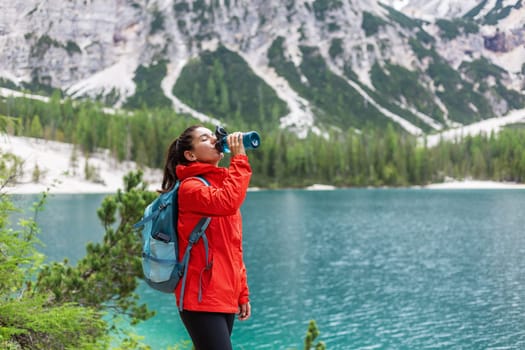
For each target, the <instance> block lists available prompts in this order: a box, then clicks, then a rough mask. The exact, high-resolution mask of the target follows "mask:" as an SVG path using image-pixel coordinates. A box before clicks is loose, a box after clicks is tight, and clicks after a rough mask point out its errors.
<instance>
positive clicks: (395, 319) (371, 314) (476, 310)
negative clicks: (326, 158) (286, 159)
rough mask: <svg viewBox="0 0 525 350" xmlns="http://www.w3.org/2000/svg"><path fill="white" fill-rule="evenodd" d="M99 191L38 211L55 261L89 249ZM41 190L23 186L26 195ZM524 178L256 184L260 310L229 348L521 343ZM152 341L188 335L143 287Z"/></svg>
mask: <svg viewBox="0 0 525 350" xmlns="http://www.w3.org/2000/svg"><path fill="white" fill-rule="evenodd" d="M104 196H105V195H54V196H52V197H51V198H49V200H48V203H47V205H46V210H45V211H44V212H43V213H41V214H40V216H39V220H38V222H39V224H40V226H41V228H42V234H41V240H42V241H43V242H44V243H45V244H46V246H45V247H43V248H42V251H43V252H44V253H45V254H46V255H47V256H48V258H49V259H52V260H62V259H63V258H65V257H67V258H69V259H70V261H73V262H74V261H76V259H78V258H79V257H81V256H83V255H84V252H85V250H84V246H85V244H86V243H87V242H88V241H100V240H101V238H102V236H103V229H102V227H101V225H100V224H99V222H98V219H97V216H96V209H97V208H98V207H99V205H100V203H101V201H102V199H103V198H104ZM34 198H35V197H34V196H16V197H15V199H16V201H17V203H18V204H19V205H22V206H27V205H28V204H29V203H30V202H31V201H32V200H33V199H34ZM524 207H525V191H524V190H422V189H348V190H336V191H304V190H278V191H259V192H249V193H248V196H247V199H246V202H245V204H244V206H243V208H242V212H243V218H244V251H245V262H246V265H247V268H248V281H249V285H250V290H251V299H252V302H251V303H252V308H253V316H252V318H251V319H250V320H249V321H246V322H239V321H236V323H235V326H234V334H233V338H232V339H233V343H234V348H235V349H245V350H251V349H285V350H286V349H301V350H302V348H303V347H302V344H303V338H304V334H305V332H306V329H307V326H308V322H309V320H310V319H315V320H316V322H317V325H318V327H319V330H320V336H319V339H320V340H322V341H324V342H325V343H326V345H327V349H525V214H524V209H523V208H524ZM139 292H140V295H141V296H142V298H143V300H144V301H145V302H147V303H148V305H149V306H150V307H151V308H153V309H156V310H157V312H158V313H157V315H156V316H155V317H154V318H152V319H150V320H148V321H147V322H144V323H142V324H140V325H138V326H137V327H136V328H135V329H134V331H135V332H136V333H139V334H141V335H144V336H145V337H146V339H145V341H146V343H148V344H150V345H151V346H152V348H153V349H166V347H167V346H169V345H175V344H177V343H180V342H181V341H182V340H185V339H188V336H187V335H186V332H185V330H184V328H183V326H182V323H181V321H180V320H179V316H178V313H177V310H176V306H175V301H174V299H173V297H172V296H169V295H163V294H160V293H158V292H155V291H153V290H150V289H148V287H146V286H144V285H143V286H141V288H140V290H139Z"/></svg>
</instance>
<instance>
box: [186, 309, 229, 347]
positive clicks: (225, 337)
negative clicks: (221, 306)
mask: <svg viewBox="0 0 525 350" xmlns="http://www.w3.org/2000/svg"><path fill="white" fill-rule="evenodd" d="M180 318H181V319H182V322H183V323H184V326H185V327H186V330H187V331H188V333H189V334H190V337H191V340H192V341H193V345H194V346H195V350H232V343H231V340H230V336H231V335H232V330H233V321H234V320H235V314H223V313H217V312H197V311H187V310H184V311H182V312H181V313H180Z"/></svg>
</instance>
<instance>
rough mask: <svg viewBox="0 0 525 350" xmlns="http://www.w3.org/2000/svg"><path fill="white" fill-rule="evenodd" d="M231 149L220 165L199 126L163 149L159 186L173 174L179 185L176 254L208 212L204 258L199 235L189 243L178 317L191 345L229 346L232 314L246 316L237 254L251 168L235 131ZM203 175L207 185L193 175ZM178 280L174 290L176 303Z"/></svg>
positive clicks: (169, 183)
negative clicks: (164, 156)
mask: <svg viewBox="0 0 525 350" xmlns="http://www.w3.org/2000/svg"><path fill="white" fill-rule="evenodd" d="M227 142H228V146H229V148H230V151H231V163H230V166H229V167H228V168H223V167H219V166H218V165H219V161H220V160H221V159H222V158H223V157H224V154H223V153H222V152H220V151H219V150H218V149H217V148H216V143H217V138H216V137H215V135H214V134H213V133H212V132H211V131H210V130H209V129H207V128H205V127H203V126H199V125H195V126H191V127H189V128H187V129H186V130H185V131H184V132H183V133H182V134H181V135H180V136H179V137H178V138H177V139H176V140H175V141H173V143H172V144H171V145H170V147H169V149H168V155H167V159H166V164H165V166H164V178H163V181H162V190H163V191H169V190H170V189H171V188H172V187H173V185H174V184H175V182H176V181H177V179H179V180H181V181H182V182H181V186H180V188H179V194H178V195H179V220H178V233H179V253H180V254H181V256H180V258H182V255H183V254H184V251H185V250H186V246H187V245H188V237H189V234H190V233H191V231H192V229H193V228H194V227H195V225H196V224H197V222H198V221H199V220H200V219H201V218H202V217H207V216H209V217H211V222H210V224H209V226H208V228H207V230H206V236H207V237H208V246H209V252H208V261H205V260H206V258H205V255H206V254H205V250H204V244H203V242H202V239H201V240H199V241H198V242H197V243H196V244H195V245H194V246H193V248H192V251H191V257H190V262H189V264H188V274H187V276H186V286H185V292H184V302H183V308H184V309H183V311H181V312H180V316H181V319H182V321H183V323H184V326H185V327H186V329H187V331H188V333H189V335H190V337H191V339H192V341H193V344H194V346H195V349H196V350H212V349H218V350H219V349H220V350H226V349H232V345H231V340H230V337H231V334H232V330H233V322H234V318H235V314H238V315H239V320H241V321H244V320H247V319H248V318H249V317H250V315H251V306H250V302H249V291H248V283H247V279H246V267H245V266H244V261H243V257H242V219H241V213H240V207H241V205H242V203H243V201H244V198H245V197H246V191H247V189H248V184H249V182H250V177H251V173H252V171H251V167H250V164H249V163H248V157H247V156H246V151H245V149H244V145H243V143H242V134H241V133H240V132H236V133H232V134H229V135H228V136H227ZM197 175H199V176H202V177H204V178H205V179H206V180H207V181H208V182H209V183H210V186H206V185H205V184H204V183H203V182H202V181H200V180H199V179H197V178H195V176H197ZM180 289H181V283H179V285H178V286H177V288H176V290H175V295H176V298H177V305H180Z"/></svg>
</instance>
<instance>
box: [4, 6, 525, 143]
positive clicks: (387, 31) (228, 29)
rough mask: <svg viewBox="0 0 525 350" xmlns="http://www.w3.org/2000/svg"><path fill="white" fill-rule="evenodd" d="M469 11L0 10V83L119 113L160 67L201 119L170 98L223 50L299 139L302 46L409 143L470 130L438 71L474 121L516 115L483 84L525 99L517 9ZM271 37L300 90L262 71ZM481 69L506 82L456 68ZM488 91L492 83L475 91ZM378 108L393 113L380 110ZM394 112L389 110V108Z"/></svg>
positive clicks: (309, 104)
mask: <svg viewBox="0 0 525 350" xmlns="http://www.w3.org/2000/svg"><path fill="white" fill-rule="evenodd" d="M476 3H477V2H476V1H473V0H472V1H466V2H462V3H461V6H460V3H459V2H456V1H438V2H436V1H426V2H425V3H424V4H421V3H419V2H418V1H417V0H414V1H410V0H405V1H392V0H390V1H385V2H379V1H376V0H348V1H343V0H313V1H312V0H310V1H302V0H301V1H300V0H265V1H256V0H251V1H249V0H174V1H172V0H150V1H148V0H135V1H134V0H113V1H103V0H68V1H64V0H61V1H58V0H47V1H43V0H28V1H12V2H10V3H7V2H4V3H3V4H2V12H3V14H2V17H1V20H0V48H1V50H0V77H3V78H4V80H10V81H12V82H14V83H21V82H32V83H39V84H45V85H50V86H54V87H58V88H61V89H63V90H65V91H66V92H67V93H69V94H70V95H73V96H75V97H79V96H90V97H100V96H103V95H108V94H114V95H115V96H117V97H116V98H115V101H114V102H115V104H116V105H117V106H120V105H122V104H123V103H125V102H126V99H127V98H128V97H129V96H132V95H133V94H135V93H136V91H137V81H136V79H135V80H134V78H136V73H137V69H138V68H139V67H141V66H143V67H148V66H151V65H153V64H156V63H157V62H167V63H166V74H165V77H164V78H163V80H162V84H161V87H162V90H163V92H164V94H165V95H166V96H167V97H168V98H169V99H170V100H171V102H172V103H173V105H174V106H175V107H176V108H177V109H179V110H181V109H183V110H184V108H186V109H185V110H186V111H189V112H192V113H194V114H196V115H197V114H198V111H197V109H198V108H196V107H195V106H192V103H191V101H190V100H185V101H184V102H183V101H181V99H179V98H178V96H176V95H175V94H174V93H173V89H172V87H173V85H174V84H175V83H176V82H177V80H178V78H179V76H180V74H181V71H182V70H183V69H184V67H186V65H187V63H188V62H190V61H191V60H192V59H194V58H197V57H199V56H200V55H201V54H202V53H203V52H204V51H214V50H216V48H217V47H219V46H223V47H226V48H227V49H228V50H230V51H231V52H234V53H236V54H238V55H239V56H240V57H242V59H243V60H244V61H245V62H246V63H247V64H248V66H249V67H250V68H251V70H252V71H253V72H254V73H255V74H256V75H257V76H258V77H260V78H261V79H262V80H263V81H264V82H265V83H266V84H267V85H268V86H269V87H270V88H271V89H273V90H274V91H275V93H276V94H277V96H278V97H279V98H280V99H281V100H282V101H284V102H285V103H286V105H287V107H288V114H286V115H282V116H281V117H282V118H281V123H282V124H283V125H295V126H296V127H300V128H302V129H303V130H304V129H305V128H311V127H314V125H315V124H316V120H318V119H319V115H323V114H327V113H326V111H325V112H324V113H323V112H322V111H321V112H320V110H322V109H323V107H322V106H320V105H316V104H315V102H313V101H312V98H311V97H309V96H310V95H309V94H308V93H305V92H302V91H301V89H302V87H304V89H306V88H307V87H312V86H313V85H314V84H315V82H313V78H312V77H311V76H309V75H308V72H307V71H305V69H306V68H305V67H302V66H301V65H302V63H304V60H305V50H304V48H305V47H309V48H315V51H316V52H317V53H316V54H317V55H319V57H321V58H322V60H323V62H325V64H326V67H327V69H328V70H329V72H330V73H333V74H334V75H335V76H337V77H341V79H343V80H344V81H345V82H346V84H347V86H345V89H346V88H348V89H351V90H352V91H357V94H359V95H360V96H361V98H362V99H363V101H367V102H366V103H367V104H368V103H370V104H372V105H373V106H376V108H377V109H378V110H379V111H380V112H379V113H381V114H383V115H384V116H385V118H389V119H392V120H394V121H396V122H398V123H400V125H402V126H403V127H404V128H405V129H406V130H408V131H410V132H413V133H420V132H424V131H431V130H436V129H440V128H446V127H448V126H450V125H453V124H454V122H460V123H468V122H469V121H468V118H466V119H465V120H461V118H462V117H451V116H454V115H460V116H461V115H462V114H458V113H456V114H454V113H455V110H454V108H456V107H454V106H453V105H454V102H452V101H451V100H450V101H449V100H448V99H450V97H448V96H446V90H447V89H449V88H448V85H447V83H446V82H445V83H444V82H443V80H444V79H443V78H442V77H441V74H445V73H443V72H442V71H441V70H440V69H441V68H443V69H445V70H447V69H448V68H447V67H450V68H451V69H453V70H456V71H458V74H459V75H458V77H457V78H456V81H454V82H451V83H450V84H452V85H450V86H457V85H458V84H459V85H461V86H462V87H461V88H462V89H466V88H468V89H471V90H472V91H474V92H475V93H477V94H479V95H480V96H484V98H485V99H486V100H487V101H492V106H493V107H492V108H491V109H490V113H489V114H490V115H484V114H483V113H480V109H482V105H483V103H484V102H483V103H481V102H480V103H479V104H478V105H476V104H475V102H472V103H471V106H472V108H471V110H472V111H473V112H476V113H478V114H479V115H477V116H476V117H475V118H474V119H483V118H484V117H489V116H492V115H494V114H495V115H500V114H504V113H506V112H507V111H508V110H509V109H511V108H516V107H519V106H521V105H520V104H519V103H516V104H515V105H513V104H512V103H511V102H509V101H507V97H506V96H504V95H506V93H497V91H500V90H501V89H500V90H497V91H496V89H493V90H491V88H490V87H491V85H490V84H492V86H496V85H497V86H501V87H504V88H505V89H506V90H505V91H507V90H508V91H510V90H513V91H515V92H516V93H517V94H519V95H520V96H523V91H522V89H523V88H524V87H523V76H524V68H523V67H524V62H525V40H524V36H525V35H524V25H525V10H524V8H523V7H522V6H521V0H520V1H516V2H510V3H511V4H507V5H506V6H504V4H502V3H501V2H499V1H498V2H496V3H495V4H493V3H492V2H488V1H484V2H483V3H482V4H478V5H477V4H476ZM394 7H395V8H396V9H398V10H399V11H397V10H396V9H394ZM400 11H404V14H403V13H402V12H400ZM437 15H440V16H443V17H445V18H437V17H435V16H437ZM487 18H488V19H487ZM279 38H283V39H284V40H283V45H282V50H283V53H282V54H283V57H284V59H285V61H286V62H287V63H291V64H293V66H294V67H296V68H297V71H298V74H299V76H300V79H301V82H300V83H299V84H302V85H298V84H295V85H294V84H293V83H291V82H290V79H289V78H287V77H286V76H285V74H284V72H283V71H279V69H278V68H277V67H276V66H275V65H273V64H272V63H271V62H270V58H269V55H268V52H269V50H270V48H271V47H272V45H273V44H275V42H276V40H277V39H279ZM481 58H483V59H486V60H487V61H486V62H488V63H490V64H494V65H495V66H497V67H499V68H501V70H502V71H501V72H498V74H493V75H489V76H479V75H470V76H469V75H468V74H467V73H468V72H471V71H472V69H471V68H469V69H466V68H465V69H464V70H461V69H460V67H462V64H463V65H465V64H466V63H469V62H478V61H479V60H480V59H481ZM483 62H485V61H483ZM387 68H388V69H387ZM381 69H382V70H383V71H384V74H385V75H384V76H386V77H388V76H390V77H391V76H392V74H394V71H398V70H401V69H405V70H406V71H407V72H415V73H416V74H417V78H415V80H414V81H416V82H417V83H418V84H419V85H418V86H420V87H421V88H422V89H424V90H425V91H428V93H429V94H430V95H432V98H431V100H432V101H429V102H428V103H429V104H432V106H431V107H428V106H426V107H425V106H420V105H419V104H418V99H419V98H420V97H414V96H413V95H409V92H407V91H401V92H396V93H394V92H393V91H391V90H395V89H394V88H393V87H392V88H389V89H383V90H384V91H383V90H382V89H381V86H379V85H380V81H378V80H377V79H378V78H377V75H376V76H374V75H373V74H372V72H373V71H375V72H379V71H380V70H381ZM379 76H380V75H379ZM485 80H487V81H488V82H489V83H487V84H483V86H482V87H481V88H478V87H479V86H477V85H480V83H483V82H484V81H485ZM494 80H496V81H497V83H496V82H495V81H494ZM490 82H492V83H490ZM319 84H321V83H319ZM323 84H324V83H323ZM476 84H477V85H476ZM470 85H472V86H473V87H471V86H470ZM485 85H486V86H485ZM387 90H388V91H387ZM458 91H460V90H458ZM461 91H462V90H461ZM469 91H470V90H469ZM376 93H377V94H378V95H375V94H376ZM385 94H386V95H388V96H385ZM465 95H467V93H465ZM341 96H343V95H341ZM381 96H383V98H380V97H381ZM513 96H515V95H513ZM476 98H477V97H476ZM481 98H483V97H481ZM382 99H385V100H388V101H390V102H389V103H386V102H381V101H380V100H382ZM388 101H387V102H388ZM392 103H393V105H395V106H397V107H395V108H392V107H391V106H392ZM520 103H522V102H520ZM389 106H390V107H389ZM502 106H503V107H502ZM396 108H402V109H404V110H407V111H412V112H410V114H411V115H413V116H415V117H414V120H410V118H408V117H406V116H404V115H400V113H399V112H397V111H396ZM466 112H468V111H466ZM482 114H483V115H482ZM396 117H397V118H396ZM420 124H422V125H424V126H425V127H426V128H424V127H423V126H422V125H420ZM355 126H356V125H354V127H355Z"/></svg>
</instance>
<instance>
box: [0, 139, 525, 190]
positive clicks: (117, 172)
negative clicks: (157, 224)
mask: <svg viewBox="0 0 525 350" xmlns="http://www.w3.org/2000/svg"><path fill="white" fill-rule="evenodd" d="M0 149H1V151H2V152H6V153H7V152H8V153H12V154H14V155H16V156H18V157H19V158H20V159H21V160H22V162H23V164H22V168H23V173H22V175H21V176H20V177H19V178H18V180H19V181H20V182H19V183H17V184H16V185H14V186H5V187H4V188H3V189H2V191H3V192H5V193H8V194H39V193H43V192H45V191H48V192H49V193H50V194H111V193H116V192H117V190H118V189H123V188H124V182H123V178H124V176H125V175H127V174H128V173H129V172H130V171H136V170H138V169H142V171H143V180H144V181H145V182H147V183H148V184H149V186H148V190H150V191H156V190H157V189H159V188H160V187H161V181H162V171H161V169H151V168H146V167H139V166H138V165H137V164H136V163H134V162H130V161H124V162H118V161H117V160H115V159H114V158H113V157H112V156H111V154H110V152H109V151H107V150H101V151H99V152H95V153H94V154H91V155H89V156H88V157H85V156H84V155H82V154H79V153H80V152H79V151H77V150H76V149H75V148H74V146H73V145H71V144H68V143H62V142H57V141H47V140H43V139H35V138H29V137H20V136H11V135H4V137H3V138H2V139H1V140H0ZM86 168H87V169H89V170H90V171H91V172H93V173H94V174H95V175H94V177H95V178H96V180H97V181H96V182H95V181H89V180H86V179H85V173H86V171H87V170H86ZM35 169H37V170H38V173H39V182H38V183H35V182H33V177H34V173H35ZM363 188H366V187H363ZM368 188H396V187H368ZM400 188H401V187H400ZM403 188H413V189H432V190H469V189H525V184H517V183H508V182H497V181H480V180H474V179H466V180H454V179H450V178H446V179H445V182H443V183H434V184H429V185H425V186H408V187H403ZM303 189H304V190H308V191H332V190H336V189H339V188H338V187H336V186H333V185H330V184H313V185H311V186H307V187H304V188H303ZM260 190H266V189H265V188H259V187H250V188H249V191H260Z"/></svg>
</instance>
